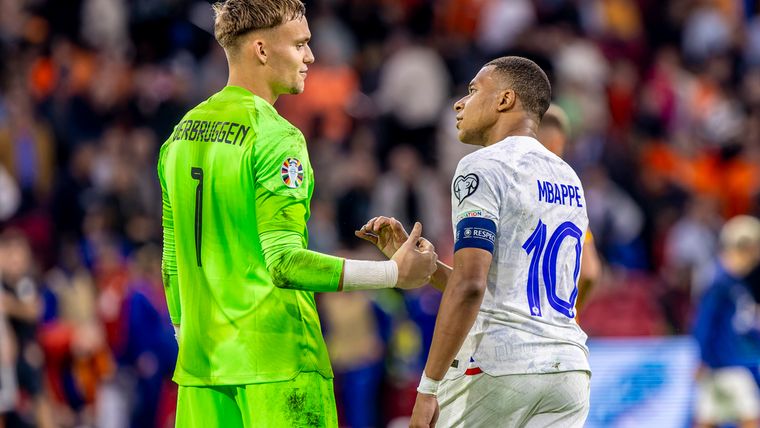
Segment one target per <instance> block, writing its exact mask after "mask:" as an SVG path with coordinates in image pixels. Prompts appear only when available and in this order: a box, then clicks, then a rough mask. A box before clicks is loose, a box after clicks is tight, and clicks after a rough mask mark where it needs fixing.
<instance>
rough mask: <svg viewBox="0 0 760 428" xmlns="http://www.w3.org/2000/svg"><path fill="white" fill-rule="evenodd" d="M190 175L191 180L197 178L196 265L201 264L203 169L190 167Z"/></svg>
mask: <svg viewBox="0 0 760 428" xmlns="http://www.w3.org/2000/svg"><path fill="white" fill-rule="evenodd" d="M190 175H191V176H192V177H193V180H198V187H196V188H195V260H196V261H197V262H198V267H203V265H202V264H201V237H202V236H203V235H202V234H201V231H202V230H203V170H202V169H201V168H192V169H191V170H190Z"/></svg>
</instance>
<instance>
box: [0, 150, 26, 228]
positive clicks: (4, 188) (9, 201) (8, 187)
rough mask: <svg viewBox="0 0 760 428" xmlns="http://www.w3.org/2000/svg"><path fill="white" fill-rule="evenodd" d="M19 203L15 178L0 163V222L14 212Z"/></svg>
mask: <svg viewBox="0 0 760 428" xmlns="http://www.w3.org/2000/svg"><path fill="white" fill-rule="evenodd" d="M20 203H21V194H20V192H19V189H18V186H17V185H16V180H14V179H13V177H11V175H10V174H8V171H7V170H6V169H5V167H4V166H3V165H2V164H0V223H2V222H3V221H5V220H8V219H9V218H11V217H12V216H13V215H14V214H16V210H17V209H18V207H19V204H20Z"/></svg>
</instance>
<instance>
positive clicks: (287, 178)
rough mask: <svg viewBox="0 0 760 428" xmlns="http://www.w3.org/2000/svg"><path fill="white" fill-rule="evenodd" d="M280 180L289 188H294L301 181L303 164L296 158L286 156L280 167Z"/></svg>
mask: <svg viewBox="0 0 760 428" xmlns="http://www.w3.org/2000/svg"><path fill="white" fill-rule="evenodd" d="M280 176H281V177H282V182H283V183H285V185H286V186H288V187H290V188H291V189H295V188H297V187H298V186H300V185H301V183H303V165H301V161H300V160H298V159H296V158H287V159H285V161H284V162H283V163H282V168H280Z"/></svg>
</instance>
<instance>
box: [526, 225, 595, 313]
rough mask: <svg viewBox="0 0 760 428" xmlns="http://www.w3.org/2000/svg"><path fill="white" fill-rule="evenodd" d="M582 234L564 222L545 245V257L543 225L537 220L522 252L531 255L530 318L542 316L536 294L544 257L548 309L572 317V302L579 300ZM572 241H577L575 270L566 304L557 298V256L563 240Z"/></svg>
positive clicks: (529, 282)
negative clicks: (570, 239) (549, 306)
mask: <svg viewBox="0 0 760 428" xmlns="http://www.w3.org/2000/svg"><path fill="white" fill-rule="evenodd" d="M582 236H583V232H582V231H581V230H580V229H579V228H578V226H576V225H574V224H573V223H571V222H569V221H566V222H564V223H562V224H560V225H559V227H558V228H557V229H556V230H555V231H554V233H552V236H551V237H550V238H549V243H548V244H547V245H546V254H543V253H544V244H545V243H546V225H545V224H544V223H543V222H542V221H541V220H538V225H537V226H536V230H535V231H534V232H533V234H532V235H530V238H528V240H527V241H525V243H524V244H523V246H522V247H523V249H524V250H525V251H526V252H527V253H528V254H529V255H530V254H531V253H532V254H533V255H532V257H531V259H530V267H529V268H528V305H529V306H530V313H531V315H533V316H537V317H540V316H541V300H540V297H539V296H540V294H539V289H538V287H539V282H540V280H539V275H538V265H539V263H540V261H541V256H542V255H543V256H544V257H543V261H544V263H543V269H542V273H543V277H544V283H545V286H546V297H547V299H548V300H549V305H551V307H552V308H554V309H555V310H556V311H557V312H559V313H561V314H564V315H565V316H567V317H568V318H574V317H575V309H574V308H575V299H576V298H577V297H578V273H579V272H580V264H581V237H582ZM567 237H571V238H575V239H576V241H577V242H576V243H575V270H574V271H573V279H574V281H573V291H572V293H570V301H568V302H566V301H564V300H562V299H561V298H560V297H559V296H557V255H558V254H559V249H560V246H561V245H562V241H564V240H565V238H567Z"/></svg>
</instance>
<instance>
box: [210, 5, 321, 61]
mask: <svg viewBox="0 0 760 428" xmlns="http://www.w3.org/2000/svg"><path fill="white" fill-rule="evenodd" d="M212 7H213V9H214V16H215V17H214V37H216V41H217V42H219V44H220V45H221V46H222V47H223V48H224V49H225V50H229V49H234V48H236V47H237V45H238V40H239V39H240V36H242V35H245V34H247V33H249V32H251V31H256V30H264V29H267V28H274V27H277V26H279V25H281V24H283V23H284V22H287V21H291V20H293V19H299V18H301V17H303V16H304V15H305V13H306V8H305V7H304V4H303V3H302V2H301V1H300V0H226V1H220V2H218V3H214V5H213V6H212Z"/></svg>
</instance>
